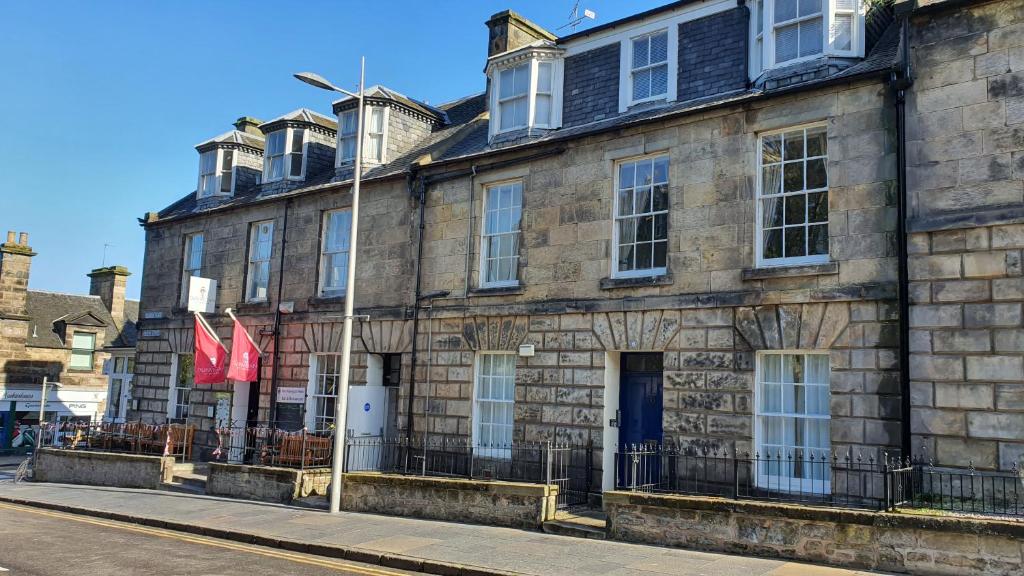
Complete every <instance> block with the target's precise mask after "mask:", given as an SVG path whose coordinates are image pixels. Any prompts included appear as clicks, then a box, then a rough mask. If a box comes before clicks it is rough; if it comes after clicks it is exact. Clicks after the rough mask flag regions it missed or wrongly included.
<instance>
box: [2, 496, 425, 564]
mask: <svg viewBox="0 0 1024 576" xmlns="http://www.w3.org/2000/svg"><path fill="white" fill-rule="evenodd" d="M0 508H6V509H9V510H18V511H20V512H27V513H30V514H37V515H39V516H49V517H51V518H61V519H65V520H74V521H75V522H81V523H83V524H92V525H95V526H104V527H107V528H114V529H117V530H125V531H128V532H138V533H141V534H148V535H151V536H157V537H160V538H170V539H173V540H180V541H183V542H190V543H193V544H202V545H204V546H212V547H215V548H224V549H227V550H235V551H239V552H248V553H250V554H258V555H260V556H267V557H269V558H278V559H281V560H289V561H292V562H297V563H300V564H309V565H312V566H319V567H322V568H332V569H335V570H348V571H350V572H355V573H356V574H364V575H367V576H405V574H404V573H402V572H392V571H390V570H384V569H379V568H369V567H366V566H356V565H354V564H347V563H345V562H336V561H333V560H328V559H311V558H306V557H304V556H300V555H298V554H293V553H291V552H284V551H279V550H271V549H266V548H259V547H257V546H255V545H251V544H241V543H235V542H226V541H221V540H214V539H211V538H207V537H205V536H193V535H190V534H183V533H180V532H174V531H172V530H164V529H161V528H150V527H148V526H136V525H132V524H125V523H121V522H114V521H110V520H98V519H94V518H85V517H83V516H80V515H78V514H69V513H66V512H55V511H51V510H42V509H39V508H32V507H29V506H20V505H15V504H8V503H6V502H0ZM6 571H7V570H5V569H3V568H0V572H6Z"/></svg>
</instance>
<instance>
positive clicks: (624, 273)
mask: <svg viewBox="0 0 1024 576" xmlns="http://www.w3.org/2000/svg"><path fill="white" fill-rule="evenodd" d="M659 158H666V159H668V162H669V166H668V173H669V180H668V186H669V187H670V189H671V185H672V178H671V173H672V159H671V157H670V156H669V155H668V154H666V153H659V154H648V155H644V156H633V157H630V158H623V159H621V160H616V161H615V163H614V164H613V166H612V169H613V170H614V171H615V176H614V177H613V178H612V184H613V189H612V250H611V252H612V254H611V259H612V262H611V270H612V278H646V277H652V276H664V275H665V274H668V257H669V245H670V244H671V241H670V238H671V233H670V228H671V225H672V222H671V211H670V209H671V205H669V206H668V207H667V208H665V209H664V210H656V211H652V212H644V213H643V215H644V216H648V215H649V216H656V215H660V214H665V215H666V217H667V218H668V220H669V221H668V222H667V223H666V246H665V266H656V267H653V268H645V269H642V270H619V220H624V219H627V218H629V219H633V218H636V217H637V215H636V214H630V215H626V216H623V217H620V216H619V167H620V166H622V165H623V164H632V163H637V162H643V161H649V162H653V161H654V160H657V159H659ZM669 195H670V196H671V193H670V194H669ZM651 202H652V203H651V208H652V209H653V208H654V205H653V199H652V201H651ZM635 244H636V239H635V238H634V245H635ZM651 261H652V263H653V261H654V256H653V246H652V255H651Z"/></svg>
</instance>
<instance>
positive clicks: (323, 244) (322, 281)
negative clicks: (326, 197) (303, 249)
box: [317, 208, 352, 297]
mask: <svg viewBox="0 0 1024 576" xmlns="http://www.w3.org/2000/svg"><path fill="white" fill-rule="evenodd" d="M336 214H348V221H349V222H348V230H347V232H345V237H344V244H346V246H345V247H344V248H338V249H336V250H333V249H331V248H330V247H329V246H328V243H327V239H328V234H329V233H330V220H331V218H332V217H333V216H334V215H336ZM321 222H322V224H321V228H323V230H322V231H321V233H320V278H319V282H318V283H317V293H318V294H319V295H320V296H321V297H334V296H344V295H345V291H346V289H347V283H348V266H349V263H350V262H351V261H352V257H351V254H350V251H349V250H350V248H351V247H350V246H348V243H349V238H350V236H351V231H352V209H351V208H339V209H337V210H327V211H325V212H324V215H323V218H322V220H321ZM336 254H344V255H345V256H346V259H345V267H344V274H343V275H342V276H343V277H342V279H341V282H342V285H341V286H328V285H327V272H328V267H327V263H328V258H329V257H331V256H334V255H336Z"/></svg>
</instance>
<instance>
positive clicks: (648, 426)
mask: <svg viewBox="0 0 1024 576" xmlns="http://www.w3.org/2000/svg"><path fill="white" fill-rule="evenodd" d="M661 415H662V370H661V354H623V355H622V382H621V384H620V386H619V417H620V420H619V422H620V424H619V444H621V445H623V446H629V445H636V444H644V445H652V444H655V445H657V444H661V439H662V427H661Z"/></svg>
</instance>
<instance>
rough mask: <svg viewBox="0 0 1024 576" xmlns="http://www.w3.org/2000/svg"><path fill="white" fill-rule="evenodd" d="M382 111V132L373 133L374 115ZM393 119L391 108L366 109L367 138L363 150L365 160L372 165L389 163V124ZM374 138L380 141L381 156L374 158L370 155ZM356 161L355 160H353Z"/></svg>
mask: <svg viewBox="0 0 1024 576" xmlns="http://www.w3.org/2000/svg"><path fill="white" fill-rule="evenodd" d="M378 110H379V111H380V132H374V131H373V113H374V112H376V111H378ZM390 118H391V107H390V106H367V107H366V138H365V140H364V141H365V148H364V149H363V159H364V160H365V161H366V162H368V163H370V164H383V163H385V162H387V156H388V122H389V121H390ZM374 138H379V139H380V154H379V155H377V156H374V155H373V154H371V153H370V151H371V150H372V149H373V147H372V145H371V142H373V139H374ZM353 160H354V159H353Z"/></svg>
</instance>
